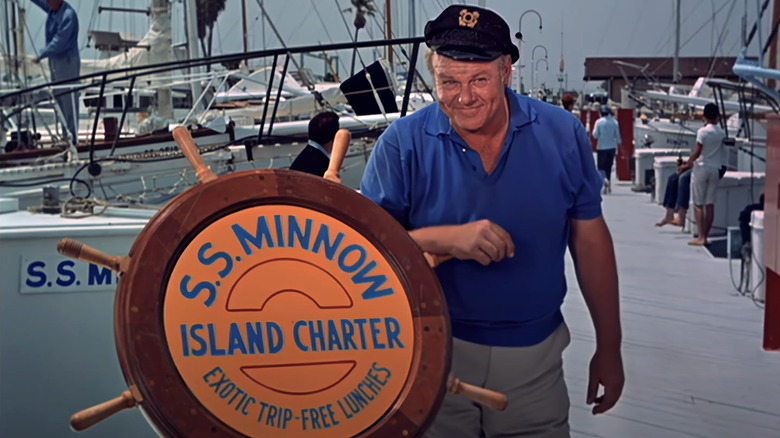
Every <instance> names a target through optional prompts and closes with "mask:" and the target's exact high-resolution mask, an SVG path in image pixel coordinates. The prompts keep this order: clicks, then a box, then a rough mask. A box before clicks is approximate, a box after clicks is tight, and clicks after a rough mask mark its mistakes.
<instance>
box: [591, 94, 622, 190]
mask: <svg viewBox="0 0 780 438" xmlns="http://www.w3.org/2000/svg"><path fill="white" fill-rule="evenodd" d="M593 138H595V139H596V140H598V143H597V145H596V157H597V158H596V159H597V163H598V164H597V167H598V169H599V170H600V171H601V173H602V174H603V176H604V193H605V194H607V193H612V163H614V162H615V153H616V152H617V148H618V146H620V143H621V142H622V140H621V138H620V126H619V125H618V122H617V120H615V117H613V116H612V108H610V107H609V106H607V105H604V106H602V107H601V117H600V118H599V119H598V120H596V124H595V125H594V126H593Z"/></svg>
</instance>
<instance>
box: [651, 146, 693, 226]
mask: <svg viewBox="0 0 780 438" xmlns="http://www.w3.org/2000/svg"><path fill="white" fill-rule="evenodd" d="M690 202H691V166H690V165H689V164H688V163H683V161H682V158H679V159H678V160H677V172H675V173H673V174H671V175H669V178H668V179H667V180H666V191H665V192H664V202H663V206H664V207H666V214H665V215H664V217H663V218H662V219H661V220H660V221H658V222H656V224H655V226H656V227H662V226H664V225H667V224H670V225H675V226H678V227H682V226H685V217H686V216H687V214H688V205H689V204H690ZM675 212H677V217H676V218H675V217H674V213H675Z"/></svg>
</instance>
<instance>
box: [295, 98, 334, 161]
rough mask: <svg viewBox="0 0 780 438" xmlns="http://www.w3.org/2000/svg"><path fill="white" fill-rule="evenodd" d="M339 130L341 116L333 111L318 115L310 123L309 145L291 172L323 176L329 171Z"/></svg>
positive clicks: (297, 158) (300, 154)
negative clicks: (334, 142)
mask: <svg viewBox="0 0 780 438" xmlns="http://www.w3.org/2000/svg"><path fill="white" fill-rule="evenodd" d="M338 130H339V115H338V114H336V113H334V112H332V111H325V112H321V113H319V114H317V115H316V116H314V117H313V118H312V119H311V120H310V121H309V143H308V144H307V145H306V147H305V148H303V150H302V151H301V152H300V153H299V154H298V156H297V157H296V158H295V160H294V161H293V162H292V164H291V165H290V170H297V171H300V172H306V173H311V174H312V175H317V176H322V175H323V174H325V171H326V170H328V163H329V162H330V152H331V151H332V150H333V139H334V138H335V137H336V132H337V131H338Z"/></svg>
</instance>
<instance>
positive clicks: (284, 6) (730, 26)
mask: <svg viewBox="0 0 780 438" xmlns="http://www.w3.org/2000/svg"><path fill="white" fill-rule="evenodd" d="M16 1H18V2H20V3H21V4H22V5H23V6H26V7H27V9H28V11H29V12H28V20H27V21H28V29H29V31H28V35H33V38H32V40H31V41H30V40H29V39H28V41H27V50H28V51H30V53H35V51H36V50H40V49H41V48H42V47H43V44H44V41H43V22H44V20H45V15H44V14H43V12H42V11H40V9H38V8H37V7H36V6H35V5H33V4H32V3H31V2H30V1H29V0H16ZM69 2H70V3H71V5H73V7H74V8H75V9H76V11H77V13H78V15H79V20H80V33H81V35H80V38H79V43H80V45H81V47H83V48H84V52H83V53H84V54H83V55H82V57H94V58H97V57H99V56H98V54H97V53H96V52H95V51H94V50H92V49H90V48H89V47H87V32H88V31H89V30H119V31H121V30H122V29H125V32H126V33H130V34H136V35H139V36H140V35H143V33H145V31H146V29H147V28H148V25H149V20H148V18H147V17H146V16H145V15H142V14H125V13H117V12H103V13H101V14H98V13H97V11H96V9H97V7H96V5H100V6H117V7H133V8H139V7H140V6H139V3H141V2H140V1H138V0H136V1H129V0H125V1H123V0H102V1H94V0H69ZM227 3H228V5H227V9H226V10H225V11H224V12H223V13H222V14H221V15H220V17H219V20H218V23H217V29H216V33H217V38H215V42H214V47H215V49H214V51H215V53H235V52H239V51H241V50H242V48H243V37H242V24H241V23H242V21H241V1H240V0H228V2H227ZM262 3H263V6H264V8H265V10H266V12H267V13H268V15H269V17H271V19H272V20H273V23H274V25H275V26H276V28H277V29H278V31H279V33H280V36H281V38H282V40H283V42H284V44H285V45H286V46H288V47H290V46H299V45H311V44H316V43H323V44H325V43H340V42H348V41H350V40H351V39H352V37H353V33H354V28H353V27H352V19H353V17H354V15H353V14H354V13H353V12H351V11H349V10H347V9H348V8H350V7H351V3H350V1H349V0H263V1H262ZM375 3H376V5H377V8H378V9H379V11H378V13H377V14H376V16H375V17H369V18H368V25H367V26H366V28H365V29H364V30H361V31H360V33H359V35H358V38H359V39H360V40H368V39H381V38H384V35H383V33H382V32H383V30H382V29H381V26H382V25H383V23H384V21H385V16H386V13H385V11H386V5H385V1H384V0H375ZM452 3H453V2H452V1H450V0H393V1H392V2H391V18H392V20H391V21H392V23H393V28H394V35H395V36H396V37H407V36H410V35H412V34H413V35H414V36H421V35H422V33H423V28H424V26H425V22H427V21H428V20H430V19H433V18H434V17H435V16H436V15H438V14H439V13H440V12H441V10H442V9H443V8H444V7H446V6H447V5H449V4H452ZM473 3H477V4H479V3H481V4H484V5H485V6H486V7H488V8H490V9H493V10H495V11H496V12H498V13H499V14H500V15H501V16H503V17H504V18H505V19H506V21H507V23H508V24H509V26H510V28H511V30H512V32H515V31H517V30H521V31H522V33H523V35H524V43H523V45H522V47H523V52H522V60H521V63H522V64H523V65H525V66H526V67H524V68H523V69H522V70H521V74H522V76H523V81H524V83H525V84H526V86H528V84H529V83H530V75H531V69H532V67H534V68H533V70H534V76H535V77H534V83H535V85H537V86H538V85H540V84H541V83H545V84H546V85H547V86H548V87H552V88H556V89H557V88H558V78H559V73H560V72H559V66H560V60H561V58H563V60H564V72H563V73H564V74H563V76H562V77H563V78H564V79H565V81H564V82H563V85H567V86H568V89H574V90H585V91H589V89H593V88H594V87H595V86H596V85H597V84H585V83H584V82H583V81H582V77H583V75H584V62H585V58H586V57H628V56H662V57H665V56H668V57H670V58H671V57H672V56H673V54H674V40H675V39H674V19H673V17H674V4H675V1H674V0H650V1H648V0H475V1H474V2H473ZM758 3H759V0H750V1H748V0H682V1H681V14H680V16H681V32H680V44H681V47H680V56H711V55H712V54H713V52H715V54H716V55H717V56H736V55H737V54H738V52H739V51H740V50H741V49H742V42H741V41H742V21H743V16H744V15H745V11H746V10H747V23H748V29H749V28H750V27H751V26H752V25H753V22H754V21H755V16H756V11H757V9H758ZM246 4H247V16H248V18H247V21H248V24H249V35H248V39H249V50H261V49H263V48H269V49H270V48H278V47H282V43H280V41H279V39H278V38H276V37H275V36H274V34H273V32H272V31H271V27H270V26H269V25H268V24H267V22H266V21H265V20H263V19H262V15H261V13H260V7H259V0H246ZM412 5H414V7H412ZM182 10H183V4H182V1H181V0H174V1H173V15H174V20H173V41H174V44H176V43H180V42H184V40H185V37H184V35H185V32H184V28H183V27H184V26H183V20H182V19H176V18H177V17H183V13H182ZM340 10H347V11H346V12H344V18H342V15H341V13H340ZM410 11H414V18H415V19H414V25H412V26H410V24H411V23H412V20H411V15H412V14H411V13H410ZM713 12H714V14H715V19H714V22H713V20H712V18H713ZM537 14H538V15H537ZM521 16H522V22H521ZM539 16H540V17H541V25H542V29H541V31H540V29H539V25H540V20H539ZM344 20H346V22H347V24H346V25H345V23H344ZM765 21H766V20H765ZM410 27H411V29H410ZM766 35H767V30H766V29H763V38H764V39H766ZM537 46H539V47H537ZM545 52H546V55H547V59H546V62H545V61H539V60H540V59H543V58H544V55H545ZM748 53H749V54H752V55H756V54H757V53H758V49H757V44H756V41H754V43H753V44H752V46H751V47H749V50H748ZM369 57H370V55H369ZM371 60H373V59H371ZM339 61H340V67H339V70H340V71H341V72H342V74H343V73H344V72H346V71H348V70H349V64H350V57H349V54H348V53H345V54H344V56H341V57H340V60H339ZM545 64H546V65H547V67H548V68H546V66H545ZM308 66H310V67H312V69H314V70H315V71H316V72H317V73H322V72H321V71H317V70H321V69H322V66H321V64H320V63H319V62H317V63H314V61H312V64H311V65H308ZM418 66H420V67H423V65H422V64H418Z"/></svg>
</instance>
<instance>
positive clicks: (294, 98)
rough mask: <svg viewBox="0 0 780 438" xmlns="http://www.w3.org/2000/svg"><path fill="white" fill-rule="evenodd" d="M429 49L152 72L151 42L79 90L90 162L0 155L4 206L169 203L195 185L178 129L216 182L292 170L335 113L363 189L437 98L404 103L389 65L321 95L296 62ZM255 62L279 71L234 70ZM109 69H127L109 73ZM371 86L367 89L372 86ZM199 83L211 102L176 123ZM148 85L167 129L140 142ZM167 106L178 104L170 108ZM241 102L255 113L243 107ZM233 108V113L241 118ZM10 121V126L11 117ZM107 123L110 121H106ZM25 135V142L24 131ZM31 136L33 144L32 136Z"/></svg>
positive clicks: (27, 152)
mask: <svg viewBox="0 0 780 438" xmlns="http://www.w3.org/2000/svg"><path fill="white" fill-rule="evenodd" d="M155 2H157V3H160V4H159V5H157V6H165V5H167V4H168V3H167V2H166V1H164V0H155ZM157 3H153V6H154V5H156V4H157ZM153 9H155V8H154V7H153ZM157 9H158V15H156V16H155V17H154V19H153V20H152V22H153V25H152V30H150V34H157V33H159V30H160V29H163V30H164V29H166V28H168V29H169V23H170V17H169V15H168V14H167V13H165V12H164V8H160V7H158V8H157ZM160 11H162V12H160ZM166 22H167V23H168V25H167V26H168V27H166V24H165V23H166ZM420 42H421V39H419V38H407V39H397V40H380V41H365V42H357V43H343V44H331V45H316V46H305V47H286V48H282V49H275V50H261V51H254V52H246V53H237V54H232V55H219V56H213V57H210V58H197V59H183V60H176V61H165V62H152V63H151V64H147V63H145V62H143V60H142V58H143V57H144V56H148V54H146V53H145V52H146V48H144V47H140V46H151V45H152V44H153V43H154V41H153V40H152V36H149V38H144V39H142V40H141V41H140V43H139V47H133V48H130V49H129V51H128V53H127V54H122V55H117V56H115V57H113V58H109V59H107V60H97V61H93V62H91V63H90V67H88V69H94V70H95V72H92V73H87V74H85V75H83V76H82V78H81V85H80V87H82V88H84V89H87V88H89V89H91V90H95V91H94V92H92V91H90V92H89V93H83V94H86V95H87V96H88V100H90V101H92V102H95V103H96V106H95V107H94V109H93V110H92V111H94V116H93V120H92V121H91V123H92V124H91V135H90V138H89V139H88V141H86V142H84V143H81V144H80V145H79V157H78V158H79V159H77V160H73V161H69V162H64V161H63V160H62V156H61V155H62V154H61V152H60V151H59V149H58V148H56V147H35V146H34V145H33V146H34V147H30V148H27V147H22V148H19V147H17V148H16V150H14V151H13V152H7V153H4V154H0V180H2V183H0V196H10V197H14V198H19V199H21V205H22V207H25V206H30V205H36V204H39V203H40V193H41V188H42V187H43V186H45V185H49V184H54V185H56V186H57V187H59V193H60V195H61V196H62V197H73V196H87V197H89V196H98V195H100V196H101V197H104V198H106V200H107V201H112V202H132V203H150V202H151V203H154V202H157V203H159V202H165V201H166V200H167V199H170V197H172V196H174V195H175V194H176V193H180V192H181V191H182V190H184V189H185V188H186V187H189V186H190V185H192V184H194V183H195V179H194V175H193V174H192V172H191V170H190V169H189V166H188V165H187V164H186V161H185V160H184V159H183V156H182V155H181V154H180V153H179V152H178V148H177V146H176V144H175V142H174V141H173V138H172V136H171V133H170V130H171V129H172V128H173V127H175V126H177V125H178V124H182V123H183V124H186V125H189V126H190V127H191V129H192V134H193V137H194V139H195V141H196V143H197V144H198V146H199V147H200V148H201V153H202V154H203V155H204V159H205V160H206V161H207V162H208V163H210V164H211V165H212V166H213V169H214V170H215V171H217V172H223V173H224V172H232V171H236V170H243V169H247V168H262V167H286V166H289V164H290V163H291V162H292V159H293V158H294V157H295V156H296V155H297V153H298V152H299V150H300V149H301V148H302V147H303V146H305V144H306V135H307V122H308V118H309V117H310V115H311V114H314V113H316V112H318V111H322V110H324V109H330V110H335V111H337V112H339V113H340V114H341V116H342V117H341V126H342V127H345V128H347V129H350V130H351V131H352V132H353V138H355V141H354V142H353V152H352V153H351V154H349V155H348V157H347V160H346V161H345V166H346V167H347V168H348V169H353V170H354V171H353V172H347V175H346V178H345V183H347V184H348V185H351V186H353V187H356V186H357V184H358V183H359V179H360V176H361V175H362V166H363V165H364V164H365V161H366V160H367V157H368V153H369V152H370V147H371V145H372V144H373V139H375V138H376V136H378V134H379V133H381V131H382V130H383V129H384V127H386V126H388V125H389V124H390V123H392V122H393V121H394V120H395V119H397V118H398V117H401V116H402V115H404V114H405V113H406V112H407V111H409V109H410V108H411V109H412V110H414V109H415V108H419V107H421V106H423V105H426V104H429V103H430V102H432V101H433V99H432V98H431V97H426V96H424V95H421V94H420V93H418V94H416V96H415V94H413V93H412V85H413V84H414V81H413V80H409V81H408V82H407V83H406V84H405V85H406V86H405V87H404V89H403V91H404V94H403V96H400V95H399V93H398V91H399V86H398V84H397V83H396V82H395V81H394V75H392V74H390V72H389V69H388V68H387V67H386V64H383V63H382V62H380V61H377V62H375V63H374V64H371V65H369V66H365V68H364V70H363V71H361V72H359V73H357V74H356V75H355V79H353V80H350V79H348V80H345V81H343V82H342V83H340V84H339V83H330V84H325V85H324V86H322V84H318V85H317V86H311V85H312V84H311V82H309V83H308V84H307V85H309V86H306V87H304V86H302V85H301V84H300V82H299V81H295V80H292V79H291V76H292V73H297V74H299V75H300V74H302V71H301V70H297V71H294V70H293V69H291V68H289V64H290V61H291V60H294V58H293V57H294V56H296V55H299V54H302V53H311V52H316V53H328V52H331V51H338V50H344V49H357V48H371V47H382V46H393V45H398V44H413V45H415V50H417V47H418V46H419V44H420ZM163 46H165V43H163ZM169 46H170V42H169V41H168V47H169ZM167 50H168V49H165V50H163V51H167ZM126 58H130V59H136V61H137V62H139V63H140V65H137V66H123V65H122V64H121V63H120V61H122V60H125V59H126ZM159 60H160V59H159V58H149V59H147V61H159ZM253 60H255V61H256V62H257V63H258V64H260V61H259V60H264V63H265V64H266V65H268V64H270V65H272V66H271V67H270V68H266V69H260V70H258V71H257V72H255V73H252V74H247V72H246V71H245V69H242V68H234V69H226V68H225V67H224V66H225V65H241V64H242V63H243V64H244V65H247V63H248V62H250V61H253ZM206 65H210V66H212V68H211V72H210V73H209V74H208V75H206V74H204V73H198V72H195V73H192V74H191V75H189V76H188V75H186V74H185V73H183V72H184V71H187V70H196V69H198V68H200V67H204V66H206ZM107 67H117V68H114V69H108V70H106V69H105V68H107ZM411 67H413V65H412V66H411ZM366 71H370V72H371V76H370V77H371V80H370V81H366V80H365V77H366V73H365V72H366ZM409 71H410V75H413V74H414V69H413V68H410V69H409ZM303 73H305V72H303ZM361 77H362V78H364V79H362V80H361V79H360V78H361ZM410 77H412V76H410ZM231 80H233V81H235V80H238V84H235V85H234V86H233V87H232V88H230V89H227V91H226V92H222V93H220V91H219V90H222V89H225V84H227V83H229V81H231ZM241 81H244V82H243V83H242V82H241ZM304 82H305V81H304ZM357 82H362V85H361V87H362V89H354V90H353V89H350V90H348V91H347V92H346V93H344V92H343V90H346V87H345V86H346V85H347V84H353V83H357ZM191 83H197V85H198V87H194V88H200V90H201V93H200V94H194V93H193V94H191V95H190V97H189V106H190V109H189V110H188V111H187V114H185V115H184V116H182V117H180V118H179V120H178V121H174V120H172V119H171V118H170V116H171V114H172V109H173V108H172V105H171V104H170V102H171V99H163V98H161V97H160V96H162V97H166V98H169V97H170V96H171V94H172V91H171V90H172V88H173V87H174V86H179V87H181V86H189V85H190V84H191ZM246 84H252V85H253V88H252V89H251V90H250V94H249V95H245V96H243V98H242V99H241V100H240V101H238V100H237V96H236V93H235V91H236V90H237V88H236V85H238V86H240V87H243V89H244V90H247V89H249V87H247V86H246ZM280 84H281V85H280ZM139 85H142V86H143V87H142V88H144V89H150V88H152V87H154V89H155V90H156V94H155V96H156V97H157V99H156V100H157V103H158V105H157V109H156V114H157V116H155V115H151V116H150V117H148V118H149V119H153V118H155V119H158V120H160V119H161V120H162V122H163V123H162V124H161V127H162V129H158V128H160V126H156V127H155V128H154V129H151V130H150V131H151V132H150V133H148V134H145V135H140V134H141V132H138V133H136V135H132V136H123V133H124V132H125V131H124V130H125V124H126V120H127V119H128V118H129V117H130V116H131V113H132V110H133V109H134V108H133V107H134V106H135V105H134V99H135V98H136V94H137V87H138V86H139ZM50 86H51V84H43V85H38V86H33V87H28V88H26V89H23V90H19V91H14V92H10V93H2V94H0V100H2V101H4V102H23V101H25V100H26V99H27V96H31V95H34V94H35V93H39V92H40V91H41V90H45V89H47V87H50ZM318 87H319V88H318ZM420 96H422V97H420ZM428 96H430V95H428ZM112 100H114V101H117V102H119V103H121V105H120V106H121V108H122V112H121V114H120V115H119V122H118V126H117V127H116V130H115V131H116V134H115V135H114V136H113V137H112V136H109V135H108V134H107V133H104V135H103V138H102V139H101V138H99V137H98V136H97V135H96V134H97V128H96V127H97V126H98V125H99V124H100V123H101V115H102V113H103V111H104V109H103V108H104V107H103V105H104V104H105V103H106V102H108V101H112ZM163 100H165V101H166V102H167V103H163ZM237 102H242V103H248V104H246V105H240V106H239V105H236V103H237ZM410 102H412V103H413V105H410ZM226 104H232V105H233V107H228V106H229V105H226ZM355 105H357V106H355ZM9 106H10V105H9ZM4 107H6V105H4ZM17 108H18V109H14V110H13V111H21V109H24V106H23V105H18V107H17ZM366 108H369V109H366ZM5 119H6V120H9V117H6V118H5ZM102 120H103V121H104V122H105V118H104V119H102ZM15 129H17V130H20V131H21V129H20V128H19V127H16V128H15ZM21 137H22V136H21V135H18V136H17V138H21ZM28 137H31V138H32V137H33V134H30V135H28ZM25 146H28V147H29V146H30V145H25ZM353 159H354V160H353Z"/></svg>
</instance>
